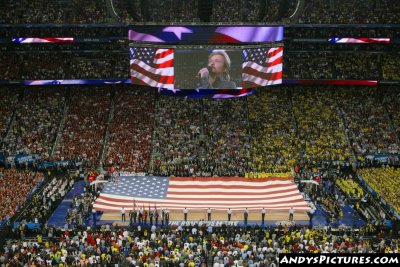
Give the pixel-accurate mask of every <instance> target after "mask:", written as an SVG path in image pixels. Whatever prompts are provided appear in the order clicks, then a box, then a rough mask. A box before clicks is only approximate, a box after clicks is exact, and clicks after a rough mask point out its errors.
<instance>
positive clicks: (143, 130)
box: [103, 89, 154, 173]
mask: <svg viewBox="0 0 400 267" xmlns="http://www.w3.org/2000/svg"><path fill="white" fill-rule="evenodd" d="M114 102H115V108H114V116H113V119H112V122H111V125H110V128H109V132H110V137H109V140H108V143H107V148H106V150H107V152H106V156H105V158H104V164H103V165H104V166H114V167H116V168H117V169H119V170H124V171H128V172H135V173H139V172H148V170H149V163H150V156H151V152H152V151H151V149H152V141H153V140H152V137H153V136H152V133H153V128H154V94H153V93H152V91H138V90H135V89H126V90H125V89H119V90H116V94H115V100H114Z"/></svg>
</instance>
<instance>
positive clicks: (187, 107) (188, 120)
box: [152, 96, 202, 176]
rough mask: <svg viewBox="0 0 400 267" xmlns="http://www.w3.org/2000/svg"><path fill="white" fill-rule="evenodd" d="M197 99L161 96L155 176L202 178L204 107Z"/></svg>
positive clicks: (155, 150) (157, 105)
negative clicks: (201, 151)
mask: <svg viewBox="0 0 400 267" xmlns="http://www.w3.org/2000/svg"><path fill="white" fill-rule="evenodd" d="M200 104H201V103H200V101H199V100H197V99H181V98H172V97H167V96H160V97H159V98H158V100H157V101H156V111H155V114H156V115H155V119H156V128H155V129H154V133H153V135H154V144H153V157H154V160H153V164H152V173H153V174H155V175H175V176H194V175H197V176H201V175H202V173H201V169H200V165H199V164H200V161H199V148H200V144H201V140H200V127H201V113H200V112H201V105H200Z"/></svg>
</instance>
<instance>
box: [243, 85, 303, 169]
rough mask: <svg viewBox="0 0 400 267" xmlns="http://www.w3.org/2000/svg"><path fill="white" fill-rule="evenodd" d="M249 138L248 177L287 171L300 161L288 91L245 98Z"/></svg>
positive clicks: (261, 92)
mask: <svg viewBox="0 0 400 267" xmlns="http://www.w3.org/2000/svg"><path fill="white" fill-rule="evenodd" d="M248 102H249V104H248V107H249V120H250V126H251V128H250V129H251V135H252V154H253V158H252V162H251V165H250V166H251V167H250V168H249V170H250V172H252V173H253V174H250V177H254V176H257V175H256V173H282V172H290V171H291V170H292V169H293V167H294V166H295V164H296V162H297V160H298V158H299V155H298V153H299V150H300V146H299V142H298V141H297V139H296V132H295V127H294V125H293V121H294V118H293V114H292V113H291V112H290V99H289V97H288V94H287V90H282V89H279V90H278V89H277V90H268V91H267V90H260V91H256V94H255V95H253V96H251V97H249V98H248Z"/></svg>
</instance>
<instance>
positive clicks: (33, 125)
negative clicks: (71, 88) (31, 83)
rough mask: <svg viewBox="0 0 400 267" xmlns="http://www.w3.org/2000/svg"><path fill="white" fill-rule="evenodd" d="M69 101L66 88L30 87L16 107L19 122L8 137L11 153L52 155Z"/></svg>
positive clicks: (7, 145) (7, 148)
mask: <svg viewBox="0 0 400 267" xmlns="http://www.w3.org/2000/svg"><path fill="white" fill-rule="evenodd" d="M64 101H65V90H64V89H63V88H60V89H54V88H29V89H26V90H25V93H24V98H23V100H22V101H21V103H20V104H19V106H18V108H17V109H16V117H15V123H13V127H12V128H10V131H9V133H8V136H7V140H6V141H7V144H6V150H8V151H9V152H10V153H11V154H18V153H28V154H34V153H37V154H40V155H41V156H42V157H43V158H48V157H49V156H50V153H51V150H52V148H53V145H54V142H55V139H56V135H57V130H58V127H59V124H60V121H61V117H62V112H63V106H64Z"/></svg>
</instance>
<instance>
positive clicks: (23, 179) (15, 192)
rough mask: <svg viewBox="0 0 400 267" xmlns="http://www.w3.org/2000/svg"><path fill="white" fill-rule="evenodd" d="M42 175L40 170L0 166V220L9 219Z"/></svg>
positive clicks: (19, 207)
mask: <svg viewBox="0 0 400 267" xmlns="http://www.w3.org/2000/svg"><path fill="white" fill-rule="evenodd" d="M43 177H44V176H43V174H42V173H40V172H33V171H30V170H23V171H20V170H16V169H4V168H2V167H0V221H2V220H3V219H10V218H11V217H13V216H14V215H15V214H16V213H17V211H19V210H20V209H21V207H22V206H23V205H24V204H25V199H26V198H27V197H28V194H29V193H30V192H31V191H32V189H33V188H34V187H35V186H36V185H37V184H38V183H39V182H40V181H41V180H42V179H43Z"/></svg>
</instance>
